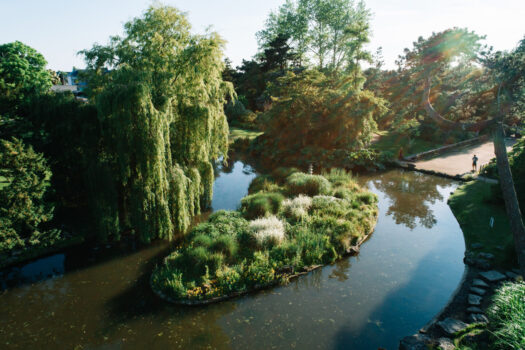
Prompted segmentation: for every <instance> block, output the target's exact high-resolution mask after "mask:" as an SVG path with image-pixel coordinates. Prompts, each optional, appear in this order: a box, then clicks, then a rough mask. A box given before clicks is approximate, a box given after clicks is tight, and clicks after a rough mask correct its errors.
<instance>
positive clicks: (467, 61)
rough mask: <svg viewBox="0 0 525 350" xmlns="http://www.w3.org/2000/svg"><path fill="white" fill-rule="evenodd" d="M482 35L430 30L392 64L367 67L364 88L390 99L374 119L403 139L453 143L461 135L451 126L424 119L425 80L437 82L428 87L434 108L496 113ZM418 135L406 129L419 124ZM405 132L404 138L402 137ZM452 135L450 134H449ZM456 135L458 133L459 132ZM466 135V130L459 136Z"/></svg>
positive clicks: (467, 118) (463, 116) (455, 115)
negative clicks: (441, 126) (390, 66)
mask: <svg viewBox="0 0 525 350" xmlns="http://www.w3.org/2000/svg"><path fill="white" fill-rule="evenodd" d="M483 39H484V37H483V36H480V35H478V34H476V33H475V32H472V31H469V30H468V29H463V28H451V29H447V30H444V31H442V32H438V33H433V34H432V35H430V36H429V37H428V38H423V37H419V38H418V40H417V41H415V42H414V43H413V46H412V47H411V48H406V49H405V50H404V52H403V55H401V56H400V58H399V60H398V61H397V62H396V63H397V65H398V69H397V70H391V71H388V70H382V69H380V68H377V67H376V68H371V69H369V70H368V71H367V72H366V73H365V75H366V76H367V79H368V80H367V82H366V84H365V88H368V89H372V90H373V91H374V93H375V94H376V95H377V96H380V97H382V98H385V99H387V100H388V101H390V102H391V104H390V105H389V112H388V113H386V114H385V115H384V116H383V117H382V118H381V119H380V120H377V121H378V123H379V125H380V126H381V127H382V128H384V129H386V128H390V130H393V131H397V132H399V133H400V134H401V135H403V136H404V137H405V140H406V141H403V140H401V143H404V144H405V145H403V150H404V151H405V153H406V154H407V153H413V152H411V151H409V150H407V148H410V147H407V146H409V145H407V144H406V143H407V141H413V140H417V139H419V138H422V139H424V140H427V141H432V142H437V143H439V144H447V143H452V142H453V141H454V139H456V140H458V139H461V138H462V137H461V136H460V135H461V134H463V135H465V134H466V133H465V132H462V131H461V130H454V133H453V134H455V135H441V134H443V132H442V131H440V130H436V129H439V128H436V127H435V124H434V122H433V121H426V122H423V120H424V119H427V117H428V116H427V113H426V112H425V110H424V109H423V108H422V107H423V106H422V104H421V97H422V95H423V91H424V86H425V81H426V80H427V79H428V78H432V82H433V83H434V84H436V85H439V89H434V90H432V93H431V95H430V101H431V102H432V104H433V106H434V107H435V109H436V110H437V111H439V113H440V114H441V115H443V116H445V117H446V118H447V119H449V120H451V121H462V122H477V121H480V120H483V119H488V118H492V117H493V116H494V115H495V113H496V108H495V107H496V106H495V101H496V96H497V89H498V86H497V85H498V84H497V83H496V81H495V80H494V76H493V74H492V73H491V71H490V69H487V67H486V66H483V65H481V64H483V63H484V62H483V59H482V57H484V56H486V54H487V48H486V46H485V45H483V44H482V40H483ZM420 123H421V125H422V128H420V130H418V134H417V135H407V132H406V131H408V130H406V129H410V128H413V127H414V125H416V126H417V125H418V124H420ZM406 136H408V138H407V137H406ZM451 136H453V137H452V138H451ZM458 136H460V137H458ZM463 137H465V136H463Z"/></svg>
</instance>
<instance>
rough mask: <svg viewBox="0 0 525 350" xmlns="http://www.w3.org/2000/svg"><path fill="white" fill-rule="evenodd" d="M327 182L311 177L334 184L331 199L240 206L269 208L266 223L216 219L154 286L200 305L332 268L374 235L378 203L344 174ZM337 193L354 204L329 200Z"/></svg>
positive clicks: (262, 197)
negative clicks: (324, 267)
mask: <svg viewBox="0 0 525 350" xmlns="http://www.w3.org/2000/svg"><path fill="white" fill-rule="evenodd" d="M276 173H280V174H287V173H289V170H286V169H281V170H279V171H278V172H276ZM294 175H297V174H292V175H290V176H289V177H288V179H290V178H291V177H293V176H294ZM299 175H301V176H303V177H308V176H309V175H306V174H299ZM327 176H328V178H329V179H330V181H331V183H330V182H328V180H327V179H325V178H323V177H321V176H313V177H309V179H312V178H313V179H314V181H316V182H320V181H319V180H318V179H319V178H322V179H323V180H324V181H321V182H322V183H323V186H325V187H326V183H328V187H327V188H326V191H327V194H328V196H315V197H313V198H312V197H307V196H304V195H300V196H297V197H295V198H287V199H285V200H284V201H282V195H280V194H277V193H268V192H257V193H254V194H251V195H249V196H247V197H245V198H244V199H243V200H242V205H241V210H242V211H243V213H246V212H247V211H246V208H251V206H253V207H257V206H258V205H259V202H263V203H264V204H261V205H260V207H262V208H263V210H264V211H265V215H266V214H268V215H269V216H266V217H264V218H259V219H256V220H253V221H247V220H245V219H244V218H243V217H242V215H241V213H240V212H238V211H235V212H227V211H219V212H217V213H215V214H213V215H212V216H211V217H210V218H209V220H208V222H206V223H203V224H200V225H199V226H197V227H196V228H195V229H193V230H192V232H191V233H190V234H189V235H188V237H187V240H186V243H185V244H183V246H182V247H181V248H179V249H178V250H176V251H175V252H173V253H172V254H171V255H169V256H168V257H167V258H166V260H165V263H164V264H163V265H161V266H159V267H157V268H156V269H155V271H154V272H153V275H152V278H151V284H152V287H153V288H154V289H155V290H157V291H160V292H162V293H163V294H164V295H168V296H170V297H172V298H175V299H184V300H188V299H189V300H202V299H209V298H213V297H217V296H227V295H230V294H232V293H235V292H244V291H249V290H254V289H258V288H261V287H264V286H268V285H272V284H276V283H281V282H284V281H286V280H287V278H288V277H289V276H290V275H292V274H294V273H296V272H300V271H303V270H304V268H305V267H308V266H311V265H317V264H327V263H332V262H334V261H335V260H336V259H338V258H340V257H341V256H343V255H344V254H346V252H347V251H348V248H350V246H352V245H355V244H357V243H358V242H360V240H361V239H362V238H363V237H364V236H365V235H366V234H368V233H370V232H371V230H372V227H373V225H374V223H375V220H376V219H377V204H376V202H377V199H376V198H375V196H374V195H373V194H371V193H368V192H363V191H362V190H361V189H360V188H359V186H358V185H357V184H356V183H355V182H354V181H353V179H352V176H351V174H349V173H347V172H345V171H343V170H333V171H331V172H330V173H329V174H328V175H327ZM265 181H267V182H270V181H271V180H270V177H269V176H266V177H265ZM274 185H275V184H274ZM331 187H334V191H333V192H339V193H343V192H344V191H347V192H349V194H347V197H348V198H342V199H338V198H335V197H332V196H330V195H332V194H333V193H332V191H330V188H331ZM272 201H273V202H275V203H272ZM281 201H282V206H281ZM276 203H279V205H278V206H276ZM279 208H281V209H279ZM356 208H357V209H358V210H357V209H356ZM299 212H300V215H298V213H299ZM271 213H274V214H276V215H270V214H271ZM256 216H258V215H254V216H253V217H256ZM299 217H300V218H299Z"/></svg>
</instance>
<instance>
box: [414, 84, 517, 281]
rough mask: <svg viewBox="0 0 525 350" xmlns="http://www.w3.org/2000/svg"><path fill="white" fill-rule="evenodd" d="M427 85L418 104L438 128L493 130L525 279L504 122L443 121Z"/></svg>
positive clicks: (497, 157) (515, 240)
mask: <svg viewBox="0 0 525 350" xmlns="http://www.w3.org/2000/svg"><path fill="white" fill-rule="evenodd" d="M430 81H431V78H430V77H429V78H427V79H426V80H425V87H424V91H423V96H422V100H421V103H422V104H423V107H424V108H425V110H426V111H427V113H428V115H429V117H430V118H431V119H432V120H434V121H435V122H436V124H438V126H439V127H440V128H442V129H453V128H461V129H463V130H468V131H480V130H483V129H488V128H492V130H493V137H494V153H496V165H497V167H498V174H499V178H500V181H499V182H500V185H501V191H502V193H503V200H504V201H505V209H506V211H507V216H508V218H509V222H510V229H511V231H512V235H513V236H514V246H515V248H516V254H517V256H518V264H519V266H520V270H521V274H522V275H523V276H525V226H524V225H523V219H522V216H521V211H520V206H519V203H518V197H517V195H516V190H515V187H514V180H513V179H512V172H511V170H510V165H509V158H508V157H507V148H506V146H505V133H504V132H503V124H502V120H503V118H502V117H501V116H500V117H499V118H492V119H489V120H483V121H480V122H477V123H460V122H452V121H450V120H447V119H445V118H444V117H443V116H442V115H441V114H439V113H438V112H437V111H436V110H435V109H434V107H432V104H431V103H430Z"/></svg>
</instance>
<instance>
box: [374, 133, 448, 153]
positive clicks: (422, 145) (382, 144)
mask: <svg viewBox="0 0 525 350" xmlns="http://www.w3.org/2000/svg"><path fill="white" fill-rule="evenodd" d="M377 135H378V136H379V140H378V141H376V142H374V143H372V146H371V147H372V148H374V149H377V150H380V151H390V152H393V153H394V154H395V155H396V156H397V154H398V152H399V149H400V148H401V147H403V154H404V155H405V156H408V155H411V154H415V153H420V152H425V151H429V150H431V149H434V148H437V147H440V146H443V145H441V144H435V143H433V142H430V141H425V140H422V139H409V138H408V137H407V136H406V135H405V134H400V133H397V132H394V131H379V132H377Z"/></svg>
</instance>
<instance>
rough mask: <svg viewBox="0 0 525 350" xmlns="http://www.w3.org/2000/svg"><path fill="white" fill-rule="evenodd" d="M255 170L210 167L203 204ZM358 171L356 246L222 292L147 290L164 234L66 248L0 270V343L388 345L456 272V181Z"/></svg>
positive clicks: (225, 203)
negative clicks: (128, 244) (196, 297)
mask: <svg viewBox="0 0 525 350" xmlns="http://www.w3.org/2000/svg"><path fill="white" fill-rule="evenodd" d="M254 176H255V174H254V172H253V170H252V169H251V168H250V167H249V166H247V165H244V164H243V163H242V162H235V163H233V166H232V167H230V168H222V169H219V174H218V177H217V180H216V182H215V187H214V199H213V203H212V207H213V209H214V210H218V209H234V208H235V207H236V206H237V205H238V203H239V200H240V198H242V197H243V196H244V195H246V193H247V187H248V184H249V182H250V181H251V179H252V178H253V177H254ZM359 181H360V182H361V183H362V184H363V185H367V186H368V187H369V188H370V189H371V190H372V191H373V192H375V193H376V194H377V195H378V196H379V209H380V215H379V221H378V223H377V226H376V229H375V232H374V234H373V235H372V237H371V239H370V240H368V241H367V242H366V243H364V244H363V246H362V249H361V253H360V254H359V256H357V257H351V258H347V259H343V260H341V261H339V262H338V263H337V264H335V265H333V266H326V267H324V268H322V269H319V270H316V271H314V272H313V273H311V274H309V275H307V276H303V277H300V278H299V279H296V280H295V281H293V282H291V283H290V284H288V285H286V286H281V287H277V288H273V289H270V290H266V291H262V292H259V293H256V294H252V295H248V296H245V297H241V298H238V299H235V300H232V301H227V302H223V303H220V304H215V305H210V306H204V307H193V308H192V307H182V306H174V305H169V304H167V303H164V302H163V301H161V300H158V299H157V298H156V297H155V296H154V295H153V293H152V292H151V291H150V289H149V286H148V278H149V274H150V272H151V270H152V268H153V266H154V265H155V264H156V263H157V262H158V261H159V260H160V259H161V258H162V257H163V256H165V255H166V252H167V249H168V247H167V245H166V244H157V245H153V246H149V247H147V248H145V249H138V250H136V251H134V252H131V253H130V252H129V250H127V251H120V250H119V249H118V248H100V249H96V250H95V249H93V248H90V249H88V250H86V249H76V250H72V251H71V252H68V253H66V254H57V255H53V256H50V257H47V258H44V259H40V260H37V261H34V262H32V263H29V264H26V265H24V266H20V267H16V268H12V269H9V270H7V271H4V272H0V348H2V349H4V348H5V349H149V350H153V349H273V348H275V349H290V348H292V349H293V348H297V349H377V348H378V347H379V346H381V347H384V348H387V349H397V344H398V342H399V339H400V338H401V337H403V336H404V335H407V334H411V333H413V332H416V331H417V330H418V329H419V328H420V327H422V326H423V325H424V324H425V323H426V322H428V321H429V320H430V319H431V318H432V317H433V316H434V315H435V314H436V313H437V312H438V311H439V310H440V309H441V308H442V307H443V306H444V305H445V304H446V302H447V301H448V299H449V297H450V295H451V294H452V293H453V291H454V290H455V288H456V287H457V285H458V282H459V281H460V279H461V276H462V274H463V271H464V265H463V263H462V257H463V252H464V241H463V236H462V233H461V231H460V228H459V225H458V224H457V222H456V220H455V218H454V216H453V215H452V213H451V211H450V209H449V207H448V205H447V204H446V200H447V198H448V196H449V194H450V192H451V191H453V190H454V189H455V187H456V186H457V184H456V183H454V182H452V181H450V180H446V179H441V178H437V177H432V176H429V175H424V174H418V173H414V172H403V171H398V170H392V171H388V172H385V173H379V174H374V175H370V176H363V177H361V178H360V179H359ZM2 289H3V291H1V290H2Z"/></svg>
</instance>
